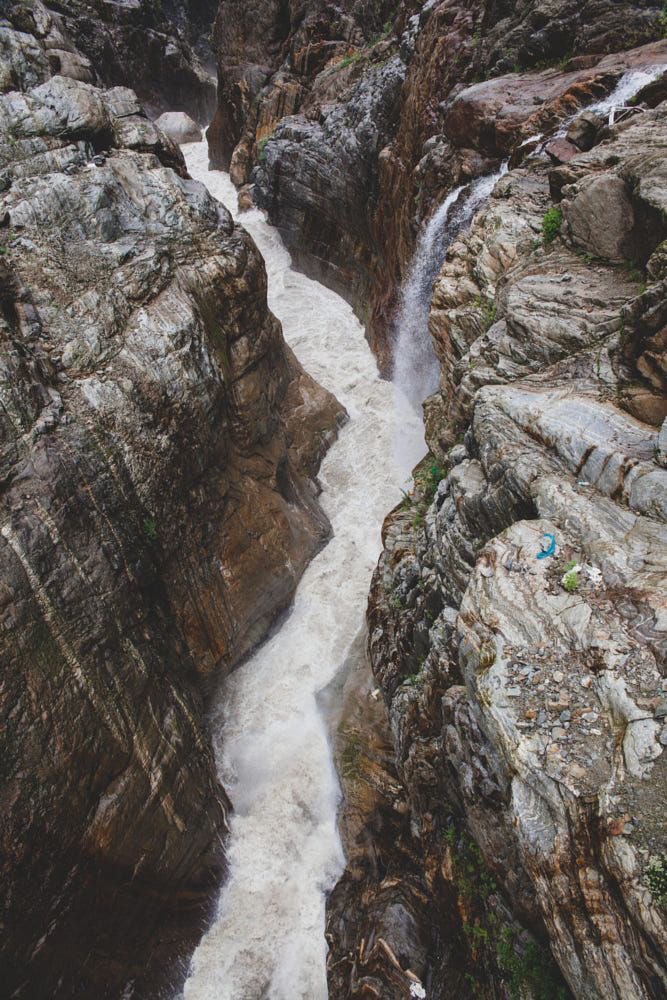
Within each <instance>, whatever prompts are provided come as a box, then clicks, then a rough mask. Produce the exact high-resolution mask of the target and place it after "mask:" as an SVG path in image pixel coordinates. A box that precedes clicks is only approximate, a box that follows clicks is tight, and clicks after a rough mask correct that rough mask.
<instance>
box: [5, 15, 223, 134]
mask: <svg viewBox="0 0 667 1000" xmlns="http://www.w3.org/2000/svg"><path fill="white" fill-rule="evenodd" d="M214 6H215V5H214V4H213V3H212V2H211V0H188V2H186V3H172V2H171V0H165V2H164V3H159V2H158V3H152V2H147V0H133V2H129V3H126V2H118V0H103V2H101V3H99V4H96V5H95V6H94V7H93V6H91V5H89V4H87V3H85V2H82V0H69V2H68V3H67V4H65V5H63V4H58V3H54V4H49V3H42V2H41V0H21V2H19V3H13V4H8V5H7V7H8V9H7V11H6V12H5V11H4V10H3V11H2V14H3V16H4V17H6V18H8V21H6V22H4V23H3V22H2V21H0V53H2V54H3V60H2V63H3V66H2V70H0V90H10V89H14V88H16V89H20V90H25V89H26V88H27V87H30V86H34V85H35V84H36V83H39V82H42V81H43V80H45V79H47V78H48V77H49V76H51V75H56V74H58V75H62V76H66V77H70V78H72V79H75V80H81V81H83V82H85V83H96V84H100V85H103V86H108V87H113V86H131V87H132V88H133V89H134V90H135V91H136V93H137V94H138V95H139V97H140V99H141V100H142V102H143V104H144V105H145V106H146V107H147V108H148V109H149V110H150V111H151V112H153V113H154V114H156V115H157V114H159V113H160V112H162V111H173V110H177V111H186V112H188V113H189V114H190V115H192V116H193V117H194V118H196V119H197V121H198V122H200V123H201V124H202V125H205V124H206V123H207V122H208V121H209V120H210V118H211V115H212V114H213V110H214V107H215V81H214V79H213V76H212V72H211V71H212V54H211V50H210V47H209V44H208V39H209V33H210V26H211V24H212V22H213V17H214ZM3 74H4V75H5V76H6V77H7V78H6V79H3Z"/></svg>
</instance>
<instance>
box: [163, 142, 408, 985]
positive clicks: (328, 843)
mask: <svg viewBox="0 0 667 1000" xmlns="http://www.w3.org/2000/svg"><path fill="white" fill-rule="evenodd" d="M183 152H184V154H185V157H186V161H187V165H188V169H189V171H190V173H191V175H192V176H193V177H195V178H197V179H198V180H200V181H202V182H203V183H204V184H205V185H206V186H207V187H208V189H209V191H210V192H211V193H212V194H213V195H214V196H215V197H216V198H218V199H219V200H220V201H221V202H223V203H224V204H225V205H226V206H227V208H229V209H230V211H232V213H233V214H234V215H237V212H236V210H235V209H236V191H235V189H234V187H233V185H232V184H231V182H230V180H229V177H228V176H227V175H226V174H224V173H221V172H218V171H209V169H208V150H207V146H206V143H205V142H202V143H196V144H191V145H188V146H185V147H183ZM240 221H241V222H242V224H243V225H244V226H245V228H246V229H247V230H248V231H249V232H250V233H251V234H252V236H253V238H254V239H255V242H256V243H257V245H258V247H259V249H260V250H261V252H262V254H263V256H264V259H265V261H266V267H267V272H268V280H269V285H268V287H269V305H270V307H271V309H272V310H273V312H274V313H275V314H276V315H277V316H278V317H279V319H280V320H281V321H282V324H283V331H284V334H285V339H286V340H287V342H288V343H289V344H290V346H291V347H292V348H293V350H294V352H295V353H296V355H297V357H298V358H299V360H300V361H301V363H302V364H303V366H304V368H305V369H306V370H307V371H308V372H309V373H310V374H311V375H313V376H314V378H316V379H317V381H318V382H320V383H321V384H322V385H323V386H325V387H326V388H327V389H329V390H331V391H332V392H333V393H334V394H335V395H336V397H337V398H338V399H339V400H340V401H341V403H343V405H344V406H345V407H346V408H347V410H348V413H349V415H350V421H349V423H348V424H347V425H346V427H345V428H343V430H342V431H341V434H340V437H339V439H338V441H337V443H336V444H335V445H334V446H333V447H332V448H331V450H330V451H329V454H328V455H327V457H326V458H325V459H324V462H323V464H322V468H321V471H320V476H319V478H320V481H321V483H322V496H321V503H322V507H323V508H324V510H325V511H326V513H327V515H328V517H329V519H330V520H331V524H332V526H333V537H332V539H331V541H330V542H329V543H328V545H327V546H326V547H325V548H324V549H323V550H322V551H321V552H320V553H319V555H318V556H317V557H316V558H315V559H314V560H313V562H312V563H311V564H310V566H309V567H308V569H307V570H306V573H305V574H304V576H303V578H302V580H301V583H300V584H299V587H298V590H297V593H296V597H295V600H294V605H293V608H292V610H291V611H290V614H289V616H288V617H287V618H286V620H285V621H284V622H283V624H282V625H281V627H280V629H279V630H278V631H277V632H276V633H275V634H274V635H273V636H272V637H271V638H270V639H269V640H268V641H267V642H265V643H264V644H263V645H262V646H261V647H260V648H259V649H258V650H257V652H256V653H255V654H254V655H253V656H252V657H251V658H250V659H249V660H248V661H247V662H246V663H245V664H244V665H243V666H242V667H240V668H239V669H238V670H237V671H235V673H234V674H232V676H231V677H230V678H229V679H228V680H227V681H226V682H225V684H224V686H223V688H222V690H221V692H220V695H219V698H218V702H217V707H216V710H215V713H214V719H213V732H214V743H215V749H216V755H217V764H218V770H219V775H220V779H221V781H222V783H223V784H224V786H225V788H226V789H227V790H228V792H229V794H230V796H231V799H232V802H233V804H234V808H235V812H234V814H233V816H232V819H231V836H230V840H229V843H228V848H227V852H228V857H229V865H230V871H229V878H228V880H227V882H226V884H225V886H224V887H223V890H222V893H221V896H220V900H219V905H218V912H217V916H216V919H215V921H214V923H213V925H212V926H211V927H210V929H209V930H208V932H207V933H206V935H205V936H204V938H203V940H202V941H201V943H200V945H199V947H198V948H197V951H196V952H195V955H194V958H193V961H192V968H191V973H190V978H189V979H188V981H187V983H186V985H185V990H184V993H185V997H186V998H187V1000H264V998H266V1000H321V998H325V997H326V996H327V986H326V973H325V960H326V944H325V940H324V919H325V912H324V908H325V894H326V892H327V890H329V889H330V888H331V887H332V886H333V884H334V882H335V881H336V878H337V877H338V875H339V874H340V872H341V871H342V867H343V854H342V848H341V844H340V840H339V837H338V832H337V827H336V812H337V807H338V800H339V789H338V782H337V778H336V773H335V770H334V766H333V761H332V751H331V746H330V743H329V740H328V737H327V728H326V722H325V720H324V718H323V717H322V714H321V712H320V710H319V708H318V703H317V696H318V693H319V692H321V691H322V690H323V689H324V688H325V687H326V686H327V685H328V684H329V683H330V682H331V680H332V679H333V678H334V676H335V675H336V674H337V672H338V671H339V670H340V669H341V667H342V665H343V664H344V662H345V660H346V657H347V655H348V653H349V651H350V648H351V647H352V645H353V643H354V640H355V637H357V636H358V635H359V631H360V629H362V628H363V627H364V612H365V608H366V601H367V597H368V589H369V584H370V579H371V574H372V572H373V569H374V567H375V564H376V562H377V559H378V556H379V553H380V549H381V541H380V528H381V525H382V520H383V518H384V516H385V515H386V513H387V511H388V510H390V509H391V508H392V506H394V504H395V503H396V502H398V500H399V499H400V495H401V494H400V488H401V487H402V486H404V485H405V481H406V478H407V468H405V467H403V468H401V467H399V466H398V465H397V464H396V459H395V457H394V456H395V449H394V443H393V441H392V434H393V424H394V421H393V419H392V415H393V412H394V407H395V389H394V387H393V386H392V385H391V383H389V382H386V381H382V380H381V379H380V377H379V375H378V370H377V366H376V363H375V359H374V357H373V355H372V354H371V351H370V349H369V347H368V343H367V341H366V339H365V337H364V331H363V328H362V326H361V324H360V323H359V321H358V320H357V319H356V317H355V316H354V313H353V312H352V310H351V308H350V307H349V306H348V305H347V304H346V303H345V302H344V301H343V300H342V299H341V298H340V297H339V296H338V295H336V294H334V293H333V292H331V291H329V290H328V289H326V288H324V287H323V286H322V285H320V284H318V282H316V281H312V280H310V279H309V278H306V277H305V276H304V275H302V274H299V273H297V272H296V271H293V270H292V268H291V266H290V257H289V254H288V253H287V251H286V250H285V248H284V246H283V245H282V242H281V240H280V237H279V235H278V232H277V230H275V229H273V228H271V227H270V226H269V225H268V224H267V223H266V221H265V219H264V216H263V215H262V214H261V213H260V212H258V211H251V212H248V213H244V214H243V215H242V217H241V219H240ZM404 413H405V418H404V419H405V426H404V430H405V433H406V435H409V437H410V439H411V440H412V441H414V442H415V452H414V453H413V454H412V455H410V456H409V461H410V462H412V463H413V464H414V462H416V461H417V460H418V459H419V458H420V457H421V456H420V453H419V452H420V451H421V452H422V453H423V451H424V447H423V445H422V444H420V442H423V436H422V431H421V429H420V428H421V423H420V421H419V420H418V418H417V417H416V415H414V414H413V413H412V411H411V410H409V409H408V408H405V409H404Z"/></svg>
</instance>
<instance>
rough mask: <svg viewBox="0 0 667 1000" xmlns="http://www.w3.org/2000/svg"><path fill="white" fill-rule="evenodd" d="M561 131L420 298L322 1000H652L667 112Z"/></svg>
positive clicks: (662, 703)
mask: <svg viewBox="0 0 667 1000" xmlns="http://www.w3.org/2000/svg"><path fill="white" fill-rule="evenodd" d="M533 83H534V81H531V80H530V79H528V80H526V84H525V88H526V91H527V92H528V93H529V92H530V87H531V86H532V85H533ZM655 92H656V93H658V92H659V88H657V89H656V91H655ZM466 99H469V98H466ZM577 128H579V126H577ZM584 131H586V132H587V133H588V134H589V139H588V140H587V141H586V142H585V143H584V145H585V146H586V147H588V146H589V145H590V148H589V149H588V151H587V152H579V151H577V153H576V154H574V155H572V156H571V157H570V158H569V159H568V162H567V163H561V164H560V165H556V164H555V163H554V158H552V157H549V156H548V155H547V154H543V155H541V156H539V157H534V158H532V159H529V160H525V161H524V162H523V164H522V165H521V166H519V167H517V168H516V169H514V170H511V171H510V172H509V173H508V174H507V175H506V176H505V177H504V178H503V179H502V180H501V181H500V182H499V183H498V184H497V185H496V188H495V191H494V193H493V196H492V198H491V199H490V201H489V203H488V205H487V206H486V208H485V209H483V210H482V211H481V212H480V213H479V214H478V216H477V217H476V219H475V220H474V222H473V225H472V226H471V228H470V231H469V232H468V233H467V234H465V235H462V236H461V237H460V238H459V239H458V240H457V241H456V242H455V243H454V244H453V245H452V246H451V247H450V249H449V252H448V254H447V259H446V261H445V263H444V265H443V267H442V270H441V272H440V275H439V277H438V279H437V281H436V284H435V288H434V295H433V304H432V310H431V317H430V330H431V335H432V338H433V341H434V344H435V347H436V351H437V354H438V358H439V361H440V365H441V388H440V391H439V393H437V394H436V395H435V396H434V397H432V398H431V399H430V400H429V401H428V402H427V406H426V427H427V438H428V441H429V444H430V447H431V453H432V457H431V458H430V459H429V460H427V462H426V463H425V464H424V466H423V467H422V468H421V469H420V470H419V471H418V473H417V476H416V486H415V491H414V493H413V495H412V497H411V498H408V499H407V500H406V501H405V502H404V504H403V505H402V506H401V508H399V509H398V510H396V511H395V512H394V513H393V514H392V515H390V517H389V518H388V520H387V523H386V525H385V529H384V540H385V549H384V554H383V557H382V559H381V561H380V565H379V567H378V570H377V573H376V576H375V579H374V582H373V587H372V591H371V596H370V603H369V618H368V621H369V653H370V661H371V665H372V668H373V672H374V676H375V679H376V682H377V684H378V685H379V688H380V690H381V692H382V695H383V697H384V700H385V702H386V705H387V708H388V713H389V724H390V732H391V739H392V742H393V745H394V748H395V752H396V767H397V771H396V774H395V776H394V778H397V779H398V786H399V787H398V789H396V787H395V785H394V786H392V784H391V782H390V781H389V780H388V779H389V778H391V777H392V776H391V768H390V767H389V768H386V769H385V773H386V775H387V776H388V777H387V778H386V779H385V787H384V788H383V787H382V783H381V782H378V781H377V779H376V778H374V777H373V776H372V774H371V778H370V779H369V780H370V781H371V784H372V785H373V787H374V788H375V789H376V791H378V790H379V794H380V801H379V803H378V804H376V805H375V806H374V807H373V808H370V809H369V810H368V813H367V817H366V820H365V826H364V827H363V832H362V833H359V834H357V836H358V847H357V849H358V850H359V848H360V847H361V845H363V842H364V837H365V836H368V835H369V831H377V830H378V829H380V831H381V832H380V834H379V835H378V834H377V832H371V836H372V837H373V841H372V843H373V850H372V851H369V850H366V851H363V850H361V852H360V853H361V860H359V856H358V855H357V857H356V858H355V860H354V863H353V864H352V865H351V867H350V868H349V870H348V872H347V873H346V875H345V876H344V878H343V880H342V881H341V883H340V884H339V886H338V888H337V889H336V892H335V893H334V896H333V898H332V901H331V904H330V908H329V925H328V927H329V933H330V942H331V945H332V953H331V956H330V982H331V984H332V993H333V995H334V996H349V997H362V996H363V997H366V996H382V997H383V998H389V997H407V996H411V995H422V994H421V993H419V992H418V991H419V990H420V989H422V986H423V988H425V989H426V992H427V995H428V996H429V998H440V997H443V998H444V997H445V996H449V995H452V993H451V991H452V988H453V986H454V987H455V989H454V992H455V993H456V995H457V996H463V997H465V996H489V997H491V996H515V995H525V994H526V991H528V994H529V995H531V996H536V997H545V998H555V997H558V996H566V995H567V994H568V991H571V993H572V995H573V996H575V997H586V998H598V997H599V998H602V997H615V998H618V1000H621V998H622V1000H627V998H658V997H662V996H664V995H665V992H666V991H667V968H666V966H665V959H664V956H665V945H666V943H667V917H666V913H665V895H664V889H663V890H661V888H660V885H661V883H660V878H659V872H660V871H661V870H662V866H664V863H665V856H666V851H667V830H666V828H665V822H664V803H665V790H666V788H667V781H666V778H667V775H666V772H665V767H666V765H665V759H666V758H665V752H664V751H665V746H666V745H667V726H666V724H665V722H666V719H667V700H666V694H667V688H666V681H665V648H666V646H665V641H666V633H665V625H666V622H665V609H666V606H667V605H666V598H667V594H666V590H667V588H666V585H665V581H666V579H667V572H666V571H667V565H666V564H665V552H667V546H666V544H665V543H666V541H667V528H666V526H665V519H666V514H667V511H666V509H665V502H664V498H665V495H666V485H667V469H666V466H665V458H664V450H663V449H662V446H661V441H662V440H663V438H664V434H665V430H664V426H665V425H664V420H665V416H666V415H667V383H666V381H665V331H666V326H665V324H666V322H667V311H666V310H667V272H666V271H665V260H666V258H665V240H666V238H667V228H666V223H665V219H667V214H666V213H665V197H666V195H667V177H666V176H665V171H664V164H665V162H666V159H665V154H666V152H667V104H666V103H662V104H659V105H658V106H657V107H656V108H655V109H654V110H650V109H647V110H638V111H637V112H636V113H635V114H633V115H631V116H629V117H628V118H627V120H625V121H624V122H622V123H619V124H618V125H616V126H614V127H612V128H609V127H608V126H605V124H604V122H598V124H597V126H596V125H595V123H594V122H593V123H591V122H589V123H588V127H587V128H586V129H585V130H584ZM591 133H592V140H591V138H590V135H591ZM576 135H577V131H576V129H575V126H574V125H573V126H572V131H571V136H572V139H574V138H575V137H576ZM547 148H548V147H547ZM364 754H365V757H366V759H371V760H372V759H373V752H372V748H371V749H370V750H366V751H365V750H364V747H363V746H362V747H361V751H360V763H358V765H357V780H359V781H364V780H365V775H366V770H367V768H366V765H365V764H364ZM371 771H372V769H371ZM387 816H389V817H392V818H391V820H390V821H389V822H387V820H386V817H387ZM383 817H384V818H383ZM350 913H354V914H355V917H354V918H353V919H352V920H350V918H349V916H347V917H346V916H345V914H348V915H349V914H350ZM527 932H530V934H531V935H532V938H531V937H529V936H527ZM550 955H551V956H552V957H553V959H554V960H555V962H556V964H557V966H558V970H559V972H557V971H556V970H555V969H554V967H553V966H552V965H550V961H549V956H550ZM561 977H562V978H561ZM417 981H418V982H417ZM415 990H417V992H416V993H415ZM411 991H412V992H411Z"/></svg>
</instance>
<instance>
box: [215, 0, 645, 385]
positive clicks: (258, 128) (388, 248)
mask: <svg viewBox="0 0 667 1000" xmlns="http://www.w3.org/2000/svg"><path fill="white" fill-rule="evenodd" d="M256 24H261V25H262V26H263V30H262V32H261V33H258V32H257V31H255V30H254V28H253V27H252V26H253V25H256ZM659 33H660V3H659V0H655V2H650V3H623V4H617V3H605V2H597V3H592V2H591V3H586V4H575V3H565V2H559V3H558V4H556V5H555V6H554V5H552V4H547V3H544V4H540V3H534V2H531V3H522V4H518V5H515V4H512V5H503V4H496V3H480V2H470V3H458V2H446V3H427V4H419V3H416V2H415V3H400V4H396V3H388V4H383V3H377V4H363V3H360V2H359V3H352V2H350V3H348V4H345V5H341V6H337V7H330V6H329V5H323V4H320V3H312V4H302V5H294V6H290V7H289V10H288V11H285V10H283V7H282V6H281V5H278V4H273V5H272V4H270V3H264V2H260V0H257V2H256V3H253V4H250V5H248V4H238V3H236V2H234V0H224V2H223V3H221V5H220V8H219V13H218V18H217V21H216V28H215V33H214V37H215V42H216V47H217V52H218V76H219V102H218V112H217V114H216V118H215V119H214V121H213V124H212V126H211V129H210V130H209V133H208V136H209V144H210V149H211V156H212V160H213V162H214V164H216V165H218V166H221V167H224V168H225V169H227V168H229V169H231V174H232V179H233V180H234V181H235V183H237V184H238V185H243V184H245V183H246V182H248V181H253V182H254V185H255V187H254V195H255V199H256V200H257V202H258V203H259V204H260V205H262V206H263V207H265V208H266V209H267V210H268V213H269V218H270V219H271V221H272V222H273V223H274V224H275V225H277V226H278V227H279V228H280V231H281V233H282V235H283V237H284V239H285V241H286V243H287V245H288V247H289V248H290V250H291V252H292V253H293V254H294V255H295V257H296V259H297V261H298V263H299V266H301V267H302V268H304V269H305V270H307V271H309V272H310V273H313V274H314V275H316V276H317V277H318V278H320V279H321V280H323V281H325V282H327V283H329V284H331V285H332V286H334V287H335V288H336V289H337V290H338V291H340V292H341V293H342V294H344V295H346V296H347V297H348V299H349V300H350V301H351V302H352V304H353V305H354V306H355V308H356V309H357V311H358V313H359V315H360V316H361V317H362V318H363V319H364V320H365V321H366V322H367V327H368V332H369V338H370V341H371V344H372V345H373V347H374V349H375V351H376V354H377V356H378V358H379V359H380V362H381V364H382V366H383V368H384V369H385V370H386V371H388V370H389V367H390V354H391V346H390V342H391V321H392V316H393V312H394V309H395V304H396V292H397V289H398V288H399V287H400V284H401V281H402V280H403V278H404V277H405V275H406V271H407V267H408V264H409V261H410V258H411V255H412V252H413V249H414V243H415V234H416V232H417V230H418V228H419V225H420V224H421V223H422V222H423V220H424V219H425V218H428V217H429V216H430V215H431V214H432V212H433V210H434V209H435V208H436V207H437V205H438V204H439V202H440V201H441V200H442V198H443V197H444V195H445V194H446V192H447V190H448V189H449V188H451V187H452V186H455V185H456V184H459V183H465V182H466V181H468V180H470V179H471V178H473V177H477V176H480V175H481V174H484V173H486V172H488V171H489V170H490V169H491V168H492V166H493V164H494V163H495V164H498V163H499V162H500V160H501V159H502V158H503V155H504V151H505V150H504V146H503V143H502V136H496V135H495V132H494V125H493V121H492V120H491V119H490V120H489V121H488V123H487V124H485V127H484V141H483V142H482V143H481V144H480V143H475V142H473V141H471V137H470V136H468V135H466V134H465V129H463V133H462V132H461V129H459V133H458V134H457V135H451V134H450V131H449V129H448V121H449V120H450V117H451V116H450V114H449V103H450V102H451V100H452V99H453V98H454V97H456V95H457V94H458V93H459V92H460V91H461V90H462V89H463V88H464V87H465V86H466V85H469V84H472V83H474V82H475V81H479V80H482V79H490V80H493V79H495V78H496V77H499V76H502V75H503V74H506V73H508V72H511V71H519V70H521V69H524V68H543V69H544V68H547V67H553V69H554V70H558V69H562V68H563V67H564V68H566V69H571V83H572V85H573V86H572V91H571V93H570V95H569V97H568V100H569V101H570V102H571V104H572V107H573V108H574V107H575V106H576V105H577V103H578V104H584V103H586V102H587V101H588V100H590V98H591V93H593V94H594V93H597V92H604V91H605V87H606V88H611V86H613V82H614V80H615V79H617V76H614V74H615V73H618V70H619V67H616V68H614V67H610V68H609V69H607V70H606V71H605V72H602V71H597V70H596V65H597V64H598V63H599V62H600V60H601V59H602V57H603V56H604V55H605V54H606V53H610V52H616V51H618V50H623V49H627V48H631V47H635V46H638V45H641V44H642V43H644V42H649V41H651V40H653V39H655V38H656V37H659ZM554 75H556V74H555V73H554ZM561 75H563V74H562V73H561ZM575 84H576V86H575ZM567 89H568V88H567V87H566V86H563V87H562V90H563V91H565V90H567ZM532 96H533V97H534V98H535V100H536V102H537V103H536V107H538V106H539V105H541V104H543V103H544V102H545V101H546V100H547V98H546V96H545V97H542V95H541V94H539V93H535V94H534V95H532Z"/></svg>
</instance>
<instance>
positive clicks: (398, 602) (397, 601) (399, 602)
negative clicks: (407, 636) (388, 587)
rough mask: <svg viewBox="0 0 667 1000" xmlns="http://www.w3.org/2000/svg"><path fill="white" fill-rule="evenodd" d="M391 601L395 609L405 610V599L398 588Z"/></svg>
mask: <svg viewBox="0 0 667 1000" xmlns="http://www.w3.org/2000/svg"><path fill="white" fill-rule="evenodd" d="M389 603H390V605H391V607H392V608H394V610H396V611H404V610H405V601H404V600H403V598H402V597H401V595H400V594H399V592H398V591H397V590H395V591H394V593H393V594H392V595H391V597H390V598H389Z"/></svg>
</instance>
